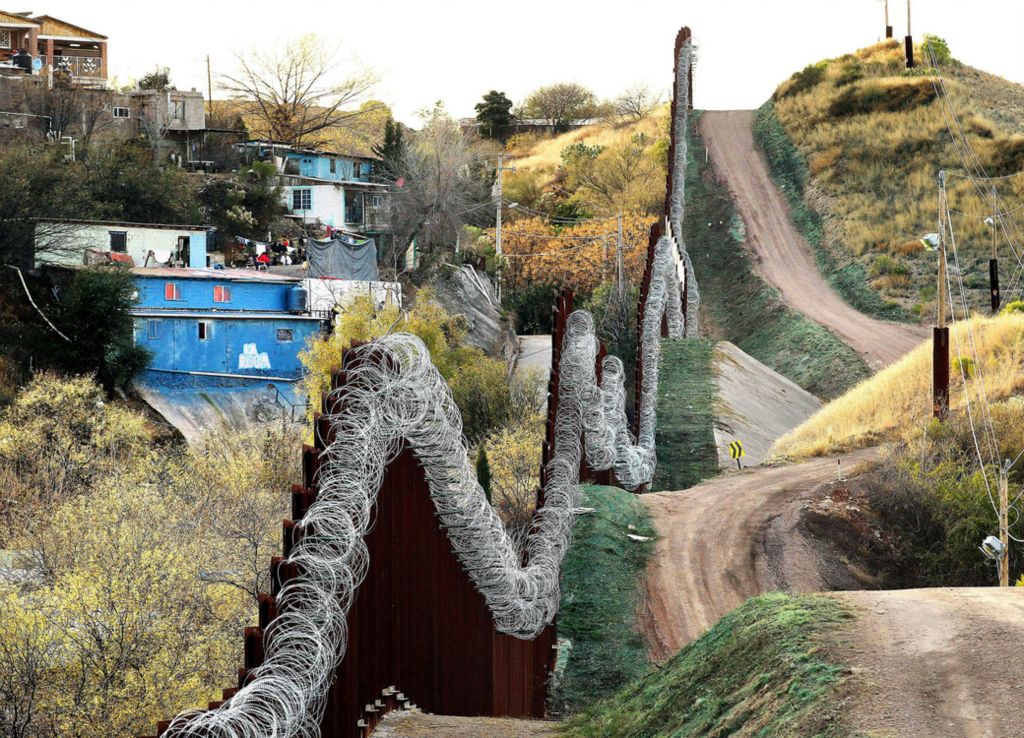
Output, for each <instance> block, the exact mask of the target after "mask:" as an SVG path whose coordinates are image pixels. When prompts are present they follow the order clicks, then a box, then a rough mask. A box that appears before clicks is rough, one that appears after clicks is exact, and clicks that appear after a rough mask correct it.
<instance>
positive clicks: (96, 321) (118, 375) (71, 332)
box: [54, 267, 150, 392]
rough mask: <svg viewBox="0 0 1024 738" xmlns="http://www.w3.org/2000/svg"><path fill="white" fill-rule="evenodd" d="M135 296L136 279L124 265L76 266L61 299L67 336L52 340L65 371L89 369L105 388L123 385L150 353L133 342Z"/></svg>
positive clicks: (76, 371)
mask: <svg viewBox="0 0 1024 738" xmlns="http://www.w3.org/2000/svg"><path fill="white" fill-rule="evenodd" d="M135 300H136V296H135V279H134V278H133V277H132V273H131V271H130V270H128V269H124V268H121V267H97V268H93V269H83V270H82V271H79V272H77V273H76V274H75V277H74V279H73V280H72V281H71V284H70V286H69V287H68V289H67V291H66V292H65V294H64V299H63V300H62V301H61V306H60V316H59V318H58V324H59V325H60V327H61V330H62V332H63V333H64V334H65V335H66V336H67V337H68V338H69V339H70V341H69V342H67V343H62V344H60V345H56V346H54V348H55V350H56V352H57V354H58V355H57V357H56V361H57V363H58V364H60V365H61V366H62V367H63V368H64V370H65V371H68V372H73V373H76V374H90V373H94V374H95V375H96V380H97V381H98V382H99V383H100V384H101V385H103V387H104V389H106V390H107V391H108V392H110V391H111V390H113V389H114V388H115V387H122V386H124V385H125V384H126V383H127V382H128V381H129V380H130V379H131V378H132V377H133V376H135V374H137V373H138V372H140V371H142V370H143V369H144V368H145V367H146V365H147V364H148V363H149V358H150V356H149V352H148V351H146V349H144V348H142V347H141V346H136V345H135V339H134V336H133V330H132V329H133V319H132V314H131V309H132V307H133V306H134V305H135Z"/></svg>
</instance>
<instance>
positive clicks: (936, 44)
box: [921, 33, 956, 67]
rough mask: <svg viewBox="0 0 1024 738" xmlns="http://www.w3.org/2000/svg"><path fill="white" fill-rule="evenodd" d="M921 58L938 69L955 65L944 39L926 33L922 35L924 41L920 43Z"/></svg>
mask: <svg viewBox="0 0 1024 738" xmlns="http://www.w3.org/2000/svg"><path fill="white" fill-rule="evenodd" d="M921 58H922V59H924V61H926V62H928V63H929V64H935V65H936V66H940V67H941V66H946V65H949V64H955V63H956V59H954V58H953V54H952V53H950V51H949V44H948V43H946V39H944V38H940V37H939V36H932V35H931V34H928V33H926V34H925V35H924V41H923V42H922V43H921Z"/></svg>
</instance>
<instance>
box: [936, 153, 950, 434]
mask: <svg viewBox="0 0 1024 738" xmlns="http://www.w3.org/2000/svg"><path fill="white" fill-rule="evenodd" d="M945 218H946V172H945V171H939V234H938V240H939V242H938V244H937V248H936V252H937V253H938V258H939V269H938V273H939V277H938V285H937V287H938V290H937V291H936V297H937V299H938V301H939V305H938V313H939V314H938V321H937V323H936V326H935V328H934V330H933V331H932V414H933V415H934V416H935V417H936V418H939V419H940V420H944V419H945V417H946V414H947V413H948V411H949V328H947V327H946V220H945Z"/></svg>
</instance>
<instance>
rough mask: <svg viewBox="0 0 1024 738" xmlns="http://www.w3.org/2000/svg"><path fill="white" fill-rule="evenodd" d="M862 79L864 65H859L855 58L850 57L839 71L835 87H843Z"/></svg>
mask: <svg viewBox="0 0 1024 738" xmlns="http://www.w3.org/2000/svg"><path fill="white" fill-rule="evenodd" d="M862 79H864V65H863V64H861V63H860V60H859V59H857V57H850V59H849V60H847V61H846V62H845V63H844V64H843V66H842V67H840V69H839V74H838V76H837V77H836V87H845V86H846V85H851V84H853V83H854V82H859V81H860V80H862Z"/></svg>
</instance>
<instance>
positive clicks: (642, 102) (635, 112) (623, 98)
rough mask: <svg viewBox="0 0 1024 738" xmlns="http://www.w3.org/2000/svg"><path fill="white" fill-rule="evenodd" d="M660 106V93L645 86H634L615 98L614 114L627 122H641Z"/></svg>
mask: <svg viewBox="0 0 1024 738" xmlns="http://www.w3.org/2000/svg"><path fill="white" fill-rule="evenodd" d="M660 104H661V93H660V92H659V93H656V92H654V91H652V90H651V88H650V87H648V86H647V85H645V84H642V83H640V84H635V85H633V86H631V87H627V88H626V90H625V91H624V92H623V93H622V94H621V95H619V96H618V97H617V98H615V102H614V106H615V114H616V115H618V116H619V117H620V118H623V119H626V120H629V119H634V120H643V119H644V118H646V117H647V116H648V115H650V114H651V113H652V112H653V111H654V109H655V108H657V107H658V106H659V105H660Z"/></svg>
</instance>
